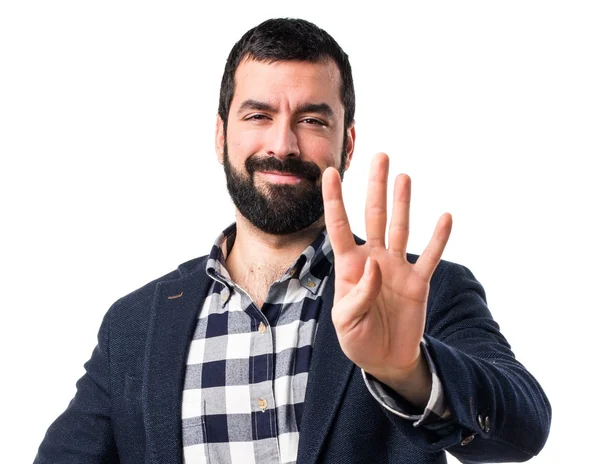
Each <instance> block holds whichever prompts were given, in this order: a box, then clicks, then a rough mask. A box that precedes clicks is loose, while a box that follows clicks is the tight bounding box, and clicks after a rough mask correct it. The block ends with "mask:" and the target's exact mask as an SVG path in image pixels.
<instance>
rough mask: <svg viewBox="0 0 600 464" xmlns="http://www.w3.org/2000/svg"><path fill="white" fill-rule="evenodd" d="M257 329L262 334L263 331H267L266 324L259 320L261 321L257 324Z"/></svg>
mask: <svg viewBox="0 0 600 464" xmlns="http://www.w3.org/2000/svg"><path fill="white" fill-rule="evenodd" d="M258 331H259V332H260V333H261V334H264V333H265V332H266V331H267V326H266V325H265V324H263V323H262V322H261V323H260V324H259V325H258Z"/></svg>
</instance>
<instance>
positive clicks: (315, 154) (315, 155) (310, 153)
mask: <svg viewBox="0 0 600 464" xmlns="http://www.w3.org/2000/svg"><path fill="white" fill-rule="evenodd" d="M299 145H300V146H299V148H300V153H301V154H302V156H303V157H304V158H307V159H310V160H311V161H313V162H314V163H316V164H318V165H319V167H320V168H321V170H324V169H325V168H326V167H328V166H337V165H338V164H339V163H340V160H341V148H338V147H336V146H334V144H332V143H331V141H330V140H328V139H326V138H319V137H313V138H310V139H308V138H307V139H305V140H303V141H301V142H300V144H299Z"/></svg>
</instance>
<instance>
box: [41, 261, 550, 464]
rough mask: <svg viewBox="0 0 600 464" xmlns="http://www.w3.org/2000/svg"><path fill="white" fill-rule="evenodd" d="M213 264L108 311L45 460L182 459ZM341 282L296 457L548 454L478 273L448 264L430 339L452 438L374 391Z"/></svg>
mask: <svg viewBox="0 0 600 464" xmlns="http://www.w3.org/2000/svg"><path fill="white" fill-rule="evenodd" d="M409 258H410V260H411V261H413V262H414V261H415V259H416V257H415V256H412V255H411V256H409ZM205 267H206V257H203V258H198V259H195V260H192V261H190V262H188V263H185V264H182V265H181V266H179V268H178V270H177V271H174V272H171V273H170V274H167V275H165V276H163V277H162V278H160V279H157V280H155V281H153V282H150V283H149V284H147V285H145V286H144V287H142V288H140V289H138V290H136V291H134V292H133V293H131V294H129V295H127V296H125V297H123V298H121V299H120V300H118V301H117V302H116V303H115V304H114V305H113V306H112V307H111V308H110V310H109V311H108V312H107V314H106V316H105V317H104V320H103V322H102V325H101V327H100V331H99V334H98V345H97V346H96V348H95V349H94V352H93V354H92V357H91V359H90V360H89V361H88V362H87V363H86V364H85V369H86V373H85V375H84V376H83V377H82V378H81V379H80V380H79V381H78V382H77V393H76V395H75V397H74V398H73V400H72V401H71V402H70V404H69V406H68V408H67V409H66V411H65V412H64V413H63V414H62V415H61V416H59V417H58V419H56V421H55V422H54V423H53V424H52V425H51V426H50V428H49V429H48V431H47V433H46V436H45V438H44V440H43V442H42V443H41V445H40V447H39V451H38V454H37V456H36V458H35V463H37V464H46V463H48V464H67V463H68V464H100V463H104V464H107V463H123V464H134V463H135V464H138V463H139V464H141V463H152V464H170V463H173V464H175V463H181V462H182V459H183V458H182V455H183V452H182V436H181V400H182V390H183V380H184V374H185V364H186V357H187V352H188V348H189V345H190V340H191V339H192V334H193V330H194V327H195V324H194V321H195V319H196V317H197V313H198V311H199V308H200V307H201V303H202V301H203V299H204V298H205V296H206V294H207V291H208V288H209V284H210V282H209V278H208V276H207V275H206V272H205ZM333 281H334V279H333V278H332V279H329V281H328V286H327V288H326V289H325V291H324V304H323V307H322V311H321V315H320V319H319V330H318V331H317V335H316V340H315V344H314V351H313V355H312V361H311V366H310V372H309V376H308V385H307V391H306V397H305V405H304V412H303V417H302V423H301V433H300V443H299V449H298V463H301V464H304V463H317V462H318V463H340V464H342V463H343V464H350V463H371V464H377V463H387V462H393V463H414V464H433V463H436V464H439V463H445V462H446V457H445V451H448V452H449V453H452V454H453V455H454V456H456V457H457V458H458V459H459V460H461V461H462V462H465V463H475V462H492V461H493V462H500V461H504V462H507V461H508V462H510V461H524V460H527V459H529V458H530V457H532V456H534V455H535V454H537V453H538V452H539V451H540V450H541V448H542V447H543V445H544V443H545V441H546V438H547V436H548V431H549V427H550V418H551V409H550V404H549V402H548V399H547V398H546V396H545V394H544V392H543V391H542V389H541V387H540V386H539V384H538V383H537V381H536V380H535V379H534V378H533V376H532V375H531V374H529V372H527V370H526V369H525V368H524V367H523V366H522V365H521V364H520V363H519V362H518V361H516V359H515V357H514V355H513V353H512V351H511V349H510V346H509V344H508V343H507V341H506V340H505V338H504V337H503V336H502V334H501V333H500V331H499V328H498V325H497V324H496V322H494V320H493V319H492V316H491V314H490V312H489V310H488V308H487V305H486V301H485V294H484V290H483V288H482V287H481V285H480V284H479V282H477V280H475V278H474V277H473V275H472V274H471V272H470V271H469V270H468V269H466V268H464V267H462V266H459V265H456V264H452V263H449V262H446V261H442V262H441V263H440V264H439V266H438V268H437V269H436V271H435V273H434V275H433V278H432V281H431V287H430V293H429V300H428V307H427V310H428V312H427V324H426V330H425V338H426V339H427V341H428V344H429V345H428V347H429V349H430V352H431V355H432V358H433V360H434V362H435V364H436V366H437V369H438V373H439V376H440V378H441V381H442V384H443V387H444V391H445V397H446V400H447V402H448V405H449V407H450V410H451V412H452V414H453V417H454V423H453V424H452V425H451V426H450V427H448V428H447V429H446V431H445V432H446V433H445V434H443V435H440V434H437V433H434V432H432V431H430V430H427V429H426V428H423V427H414V426H413V423H412V422H411V421H408V420H405V419H402V418H400V417H397V416H395V415H393V414H391V413H389V412H387V411H386V410H385V409H384V408H382V407H381V406H380V405H379V403H377V402H376V401H375V400H374V398H373V397H372V396H371V394H370V393H369V392H368V390H367V388H366V386H365V382H364V380H363V378H362V375H361V371H360V369H359V368H358V367H357V366H356V365H354V364H353V363H352V362H351V361H350V360H349V359H348V358H347V357H346V356H345V355H344V354H343V352H342V350H341V348H340V345H339V343H338V339H337V336H336V333H335V329H334V327H333V323H332V321H331V307H332V305H333V291H334V286H333ZM176 295H180V296H179V297H178V298H169V297H173V296H176ZM485 418H489V419H488V423H487V424H486V420H485Z"/></svg>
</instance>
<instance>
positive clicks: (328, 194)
mask: <svg viewBox="0 0 600 464" xmlns="http://www.w3.org/2000/svg"><path fill="white" fill-rule="evenodd" d="M322 184H323V205H324V208H325V227H326V228H327V233H328V234H329V240H330V242H331V246H332V248H333V252H334V253H335V254H336V255H341V254H344V253H347V252H349V251H351V250H352V249H353V248H354V247H355V246H356V243H355V242H354V236H353V235H352V231H351V230H350V223H349V222H348V215H347V214H346V208H345V207H344V200H343V199H342V180H341V179H340V174H339V172H338V171H337V170H336V169H335V168H332V167H328V168H327V169H325V172H323V177H322Z"/></svg>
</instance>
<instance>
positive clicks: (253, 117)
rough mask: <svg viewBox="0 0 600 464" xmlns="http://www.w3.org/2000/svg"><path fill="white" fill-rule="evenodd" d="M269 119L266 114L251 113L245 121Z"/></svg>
mask: <svg viewBox="0 0 600 464" xmlns="http://www.w3.org/2000/svg"><path fill="white" fill-rule="evenodd" d="M267 119H269V118H268V117H267V115H266V114H251V115H250V116H248V117H247V118H246V119H245V121H264V120H267Z"/></svg>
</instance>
